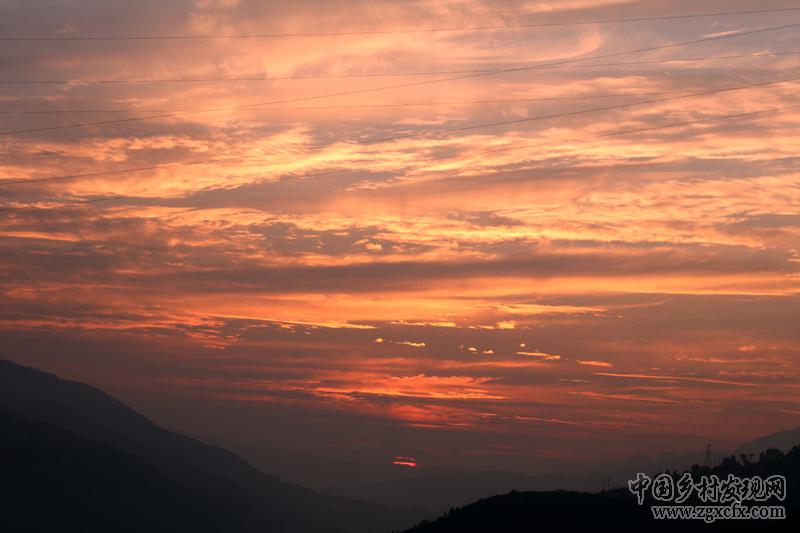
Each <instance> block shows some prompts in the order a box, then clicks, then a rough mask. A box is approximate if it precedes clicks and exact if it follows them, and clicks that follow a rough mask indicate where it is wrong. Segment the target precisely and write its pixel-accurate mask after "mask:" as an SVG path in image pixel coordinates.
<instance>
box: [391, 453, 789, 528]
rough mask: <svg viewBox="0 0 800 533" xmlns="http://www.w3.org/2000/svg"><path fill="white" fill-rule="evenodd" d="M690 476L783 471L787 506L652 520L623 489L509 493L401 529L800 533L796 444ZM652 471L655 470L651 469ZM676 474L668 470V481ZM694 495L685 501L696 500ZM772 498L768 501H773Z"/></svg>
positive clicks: (729, 460) (694, 471)
mask: <svg viewBox="0 0 800 533" xmlns="http://www.w3.org/2000/svg"><path fill="white" fill-rule="evenodd" d="M690 471H691V472H692V475H693V478H694V479H695V480H699V479H700V476H701V475H704V474H705V475H710V474H715V475H717V476H718V477H719V478H720V479H725V478H727V476H728V475H729V474H734V475H736V476H739V477H741V478H744V477H750V476H754V475H758V476H761V477H762V478H766V477H768V476H770V475H772V474H783V475H785V476H786V478H787V483H788V488H787V499H786V501H785V502H782V503H781V505H784V506H785V507H786V509H787V513H788V518H787V519H786V520H721V521H717V522H715V523H714V524H710V525H709V524H706V523H704V522H703V521H702V520H663V521H659V520H655V519H653V518H652V516H651V514H650V509H649V506H650V505H652V504H653V503H654V502H653V501H652V500H650V501H647V502H645V505H643V506H639V505H637V504H636V500H635V497H634V496H633V495H632V494H630V493H629V492H628V490H627V489H626V488H623V489H615V490H611V491H607V492H601V493H594V494H590V493H581V492H568V491H555V492H532V491H529V492H516V491H513V492H510V493H508V494H503V495H499V496H492V497H490V498H485V499H482V500H479V501H477V502H475V503H472V504H469V505H465V506H463V507H459V508H455V509H451V510H450V511H449V512H447V513H446V514H444V515H443V516H441V517H439V518H438V519H436V520H434V521H426V522H422V523H420V524H418V525H417V526H415V527H413V528H411V529H409V530H407V531H406V532H405V533H482V532H486V531H490V532H492V533H523V532H525V533H529V532H539V531H541V532H550V531H558V532H561V533H564V532H573V531H575V532H584V531H591V532H595V531H599V532H605V531H614V532H631V533H633V532H636V533H639V532H642V531H648V532H650V531H656V532H658V531H681V532H682V533H690V532H707V531H727V532H737V533H738V532H751V531H756V532H757V531H763V532H765V533H766V532H789V531H792V532H795V531H800V446H795V447H794V448H792V449H791V450H790V451H789V453H787V454H784V453H783V452H781V451H780V450H774V449H773V450H767V451H766V452H762V453H761V454H760V456H759V457H758V460H757V461H750V459H749V458H747V457H743V458H741V459H737V458H735V457H733V456H731V457H728V458H726V459H724V460H723V461H722V463H721V464H720V465H718V466H716V467H714V468H707V467H701V466H698V465H694V466H693V467H692V468H691V469H690ZM653 474H655V473H653ZM678 476H679V474H678V473H677V472H675V473H673V477H674V479H677V477H678ZM700 503H701V502H699V501H698V500H697V499H696V498H694V499H692V500H689V501H688V502H686V504H687V505H697V504H700ZM777 504H778V502H776V501H772V502H770V503H769V505H777Z"/></svg>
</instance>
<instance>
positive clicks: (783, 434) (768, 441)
mask: <svg viewBox="0 0 800 533" xmlns="http://www.w3.org/2000/svg"><path fill="white" fill-rule="evenodd" d="M797 443H800V428H794V429H787V430H784V431H778V432H776V433H771V434H769V435H765V436H763V437H759V438H757V439H755V440H752V441H750V442H748V443H745V444H743V445H741V446H740V447H739V449H738V450H736V454H737V455H739V454H747V455H749V454H758V453H760V452H761V451H762V450H766V449H769V448H774V449H776V450H782V451H788V450H790V449H791V448H792V447H793V446H795V445H797Z"/></svg>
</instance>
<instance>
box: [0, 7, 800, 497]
mask: <svg viewBox="0 0 800 533" xmlns="http://www.w3.org/2000/svg"><path fill="white" fill-rule="evenodd" d="M789 8H796V9H795V10H787V9H789ZM767 9H769V10H778V9H783V11H774V12H771V13H748V14H735V15H730V14H728V15H724V14H718V13H721V12H732V11H733V12H741V11H751V10H767ZM714 13H717V14H715V15H713V16H705V17H690V18H670V19H664V17H676V16H680V17H685V16H687V15H696V14H714ZM620 19H637V20H626V21H619V20H620ZM642 19H645V20H642ZM653 19H660V20H653ZM610 21H617V22H610ZM576 22H580V24H576ZM521 26H523V27H521ZM486 27H489V28H491V29H475V28H486ZM0 37H2V39H3V42H2V43H1V44H2V45H1V46H0V72H2V75H1V76H0V294H1V295H2V298H0V346H1V347H2V348H0V352H1V353H0V356H2V357H3V358H8V359H11V360H14V361H17V362H20V363H22V364H28V365H33V366H37V367H39V368H42V369H44V370H48V371H52V372H55V373H58V374H59V375H62V376H64V377H67V378H71V379H79V380H83V381H88V382H90V383H92V384H94V385H96V386H99V387H101V388H103V389H104V390H107V391H109V392H111V393H113V394H115V395H116V396H118V397H119V398H120V399H122V400H123V401H126V402H127V403H129V404H130V405H132V406H133V407H135V408H137V409H139V410H140V411H142V412H143V413H144V414H146V415H147V416H149V417H151V418H152V419H153V420H155V421H156V422H159V423H161V424H163V425H165V426H166V427H168V428H170V429H175V430H179V431H183V432H187V433H189V434H192V435H194V436H197V437H200V438H203V439H205V440H208V441H210V442H214V443H219V444H223V445H225V446H228V447H230V448H231V449H233V450H234V451H237V452H238V453H240V454H242V455H243V456H244V457H246V458H248V459H250V460H252V461H253V462H254V463H256V464H258V465H259V466H262V467H263V468H265V469H267V470H268V471H270V472H273V473H276V474H280V475H283V476H285V477H287V478H289V479H291V480H295V481H299V482H303V483H308V484H311V485H320V484H322V483H323V482H324V481H330V480H337V479H350V478H357V477H381V476H383V477H385V478H387V479H388V478H391V476H393V475H396V474H397V473H398V472H400V471H401V470H408V469H414V470H416V471H419V472H434V471H437V472H438V471H464V470H492V469H495V470H515V471H523V472H531V473H534V472H542V471H546V470H549V471H557V470H558V469H561V468H574V467H576V466H578V467H581V468H583V467H588V466H589V465H592V464H597V463H598V462H602V461H607V460H611V459H617V458H622V457H626V456H628V455H631V454H634V453H647V454H657V453H661V452H666V451H673V452H682V451H687V450H703V449H704V448H705V445H706V443H713V445H714V446H715V447H716V448H719V449H725V448H726V447H729V448H730V447H735V446H737V445H738V444H741V443H743V442H744V441H747V440H749V439H751V438H754V437H758V436H761V435H763V434H766V433H770V432H773V431H777V430H781V429H786V428H790V427H796V426H798V425H800V424H799V423H798V419H799V418H800V394H798V393H800V359H798V358H800V343H799V342H798V341H800V327H798V316H800V252H799V250H800V210H799V209H798V206H800V159H799V158H798V156H797V154H798V153H800V135H798V134H797V124H798V119H800V100H798V99H797V96H796V95H797V94H798V88H800V6H798V5H797V4H796V3H794V2H789V1H784V2H781V1H769V2H753V1H737V0H727V1H715V0H708V1H704V2H702V3H698V2H690V1H684V0H670V1H669V2H664V1H657V2H656V1H632V0H630V1H629V0H568V1H548V0H527V1H525V0H519V1H480V0H466V1H460V0H459V1H437V2H434V1H427V0H419V1H403V2H380V1H369V2H367V1H364V2H361V1H357V0H347V1H345V0H340V1H335V0H334V1H310V0H301V1H298V0H294V1H291V2H289V1H273V2H257V1H253V0H193V1H190V0H175V1H171V2H161V1H149V0H143V1H140V2H122V1H100V0H82V1H77V0H74V1H67V0H64V1H45V0H36V1H33V2H31V1H30V0H27V1H22V0H0ZM31 37H35V38H45V39H38V40H37V39H34V40H30V39H28V38H31ZM87 37H92V38H91V39H87ZM108 37H116V38H112V39H107V38H108ZM119 37H137V38H134V39H119ZM141 37H145V38H141ZM151 37H169V38H167V39H164V38H158V39H153V38H151ZM104 38H106V39H104Z"/></svg>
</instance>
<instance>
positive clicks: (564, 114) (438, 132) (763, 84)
mask: <svg viewBox="0 0 800 533" xmlns="http://www.w3.org/2000/svg"><path fill="white" fill-rule="evenodd" d="M798 80H800V76H795V77H792V78H784V79H782V80H777V81H767V82H759V83H750V84H747V85H738V86H735V87H724V88H721V89H709V90H706V91H699V92H694V93H688V94H681V95H676V96H668V97H665V98H653V99H650V100H642V101H638V102H629V103H625V104H615V105H611V106H604V107H595V108H592V109H582V110H579V111H566V112H562V113H552V114H549V115H538V116H535V117H525V118H518V119H512V120H503V121H497V122H486V123H483V124H472V125H469V126H459V127H455V128H444V129H439V130H434V131H430V132H422V133H419V132H418V133H412V134H404V135H393V136H389V137H379V138H375V139H370V140H368V141H364V142H362V144H367V145H369V144H378V143H383V142H387V141H395V140H400V139H408V138H414V137H423V136H424V137H429V136H435V135H441V134H443V133H454V132H459V131H469V130H476V129H484V128H491V127H496V126H508V125H511V124H521V123H525V122H534V121H538V120H546V119H553V118H565V117H571V116H576V115H583V114H586V113H598V112H602V111H612V110H616V109H625V108H629V107H636V106H640V105H646V104H655V103H661V102H673V101H676V100H685V99H687V98H695V97H698V96H708V95H712V94H721V93H725V92H732V91H741V90H743V89H755V88H760V87H768V86H770V85H778V84H781V83H788V82H792V81H798Z"/></svg>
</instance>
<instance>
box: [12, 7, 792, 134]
mask: <svg viewBox="0 0 800 533" xmlns="http://www.w3.org/2000/svg"><path fill="white" fill-rule="evenodd" d="M797 27H800V23H794V24H784V25H781V26H772V27H769V28H762V29H758V30H746V31H740V32H736V33H729V34H725V35H717V36H713V37H704V38H701V39H694V40H691V41H682V42H677V43H669V44H664V45H658V46H648V47H645V48H637V49H634V50H625V51H622V52H612V53H608V54H599V55H590V56H585V57H582V58H576V59H564V60H559V61H554V62H550V63H542V64H537V65H528V66H523V67H515V68H509V69H500V70H494V71H489V72H486V73H482V74H464V75H459V76H454V77H449V78H440V79H436V80H425V81H418V82H409V83H401V84H397V85H384V86H382V87H372V88H367V89H356V90H350V91H341V92H336V93H327V94H319V95H314V96H303V97H298V98H286V99H281V100H273V101H269V102H258V103H253V104H244V105H236V106H227V107H217V108H208V109H198V110H193V111H181V112H173V113H160V114H153V115H147V116H143V117H131V118H122V119H113V120H101V121H96V122H80V123H75V124H66V125H61V126H47V127H41V128H28V129H21V130H9V131H0V135H18V134H23V133H34V132H45V131H57V130H64V129H71V128H81V127H86V126H105V125H110V124H122V123H129V122H141V121H145V120H156V119H162V118H174V117H179V116H186V115H196V114H203V113H214V112H221V111H236V110H240V109H250V108H253V107H260V106H265V105H273V104H286V103H293V102H302V101H311V100H320V99H324V98H332V97H336V96H352V95H356V94H366V93H372V92H379V91H387V90H392V89H400V88H408V87H418V86H423V85H432V84H436V83H444V82H448V81H456V80H462V79H473V78H480V77H486V76H492V75H495V74H501V73H509V72H523V71H528V70H537V69H542V68H547V67H552V66H557V65H568V64H572V63H579V62H582V61H589V60H592V59H607V58H612V57H620V56H624V55H628V54H636V53H643V52H653V51H656V50H666V49H669V48H677V47H682V46H689V45H693V44H700V43H707V42H713V41H721V40H726V39H734V38H737V37H744V36H747V35H756V34H761V33H766V32H773V31H780V30H785V29H789V28H797Z"/></svg>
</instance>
